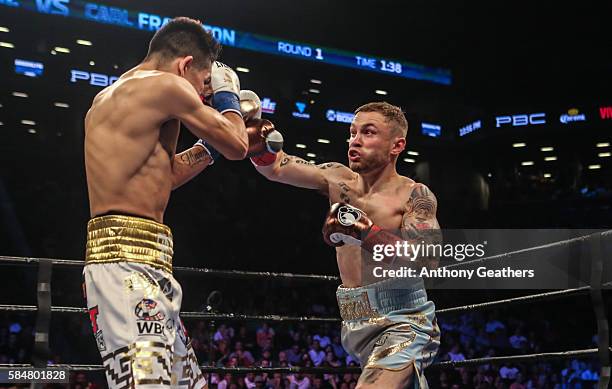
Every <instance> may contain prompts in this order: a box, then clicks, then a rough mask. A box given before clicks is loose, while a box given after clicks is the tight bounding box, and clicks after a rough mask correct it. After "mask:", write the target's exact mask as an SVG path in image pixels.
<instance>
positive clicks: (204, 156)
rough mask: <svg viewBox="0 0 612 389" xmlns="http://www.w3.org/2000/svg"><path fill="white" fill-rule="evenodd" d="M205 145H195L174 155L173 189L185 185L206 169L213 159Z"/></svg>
mask: <svg viewBox="0 0 612 389" xmlns="http://www.w3.org/2000/svg"><path fill="white" fill-rule="evenodd" d="M211 160H212V159H211V157H210V155H209V154H208V153H207V152H206V150H204V147H202V146H199V145H195V146H193V147H192V148H190V149H187V150H185V151H183V152H182V153H180V154H177V155H175V156H174V160H173V161H172V189H173V190H174V189H176V188H178V187H179V186H181V185H183V184H184V183H186V182H187V181H189V180H191V179H192V178H193V177H195V176H197V175H198V174H199V173H200V172H201V171H202V170H204V169H205V168H206V167H207V166H208V165H209V164H210V161H211Z"/></svg>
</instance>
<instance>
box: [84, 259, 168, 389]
mask: <svg viewBox="0 0 612 389" xmlns="http://www.w3.org/2000/svg"><path fill="white" fill-rule="evenodd" d="M165 274H167V273H165V272H163V271H160V270H157V269H155V268H152V267H150V266H148V265H141V264H134V263H127V262H118V263H108V264H92V265H87V266H86V268H85V270H84V278H85V286H86V294H87V307H88V309H89V312H90V319H91V320H92V327H93V329H94V336H95V337H96V341H97V344H98V349H99V350H100V355H101V356H102V362H103V365H104V367H105V370H106V376H107V381H108V384H109V387H111V388H114V387H123V386H125V385H126V384H129V385H132V384H133V385H134V386H136V387H138V386H143V387H147V388H154V387H160V388H163V387H169V386H170V383H171V366H172V345H173V343H174V341H175V332H174V331H172V330H169V328H168V327H172V326H171V324H170V323H172V318H173V317H174V316H175V315H176V314H177V312H178V309H177V308H176V307H175V305H176V304H173V303H172V297H171V293H170V294H168V293H167V292H168V291H167V290H165V289H164V287H163V286H164V279H165V278H167V277H165ZM179 304H180V303H179Z"/></svg>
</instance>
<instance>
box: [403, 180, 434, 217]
mask: <svg viewBox="0 0 612 389" xmlns="http://www.w3.org/2000/svg"><path fill="white" fill-rule="evenodd" d="M436 208H437V202H436V197H435V196H434V194H433V193H432V192H431V191H430V190H429V188H427V186H425V185H423V184H415V185H414V188H413V189H412V192H410V196H409V198H408V202H407V210H406V213H408V214H410V215H412V216H413V217H415V218H417V219H429V218H432V217H435V215H436Z"/></svg>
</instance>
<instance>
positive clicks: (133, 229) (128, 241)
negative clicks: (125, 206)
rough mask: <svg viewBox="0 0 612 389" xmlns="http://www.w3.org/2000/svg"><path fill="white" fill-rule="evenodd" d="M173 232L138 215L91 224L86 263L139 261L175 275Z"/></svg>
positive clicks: (97, 218) (96, 220) (88, 230)
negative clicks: (173, 271)
mask: <svg viewBox="0 0 612 389" xmlns="http://www.w3.org/2000/svg"><path fill="white" fill-rule="evenodd" d="M172 247H173V244H172V232H171V231H170V228H169V227H168V226H166V225H164V224H160V223H157V222H154V221H152V220H148V219H142V218H139V217H134V216H124V215H108V216H99V217H95V218H93V219H91V220H90V221H89V223H87V250H86V253H85V262H86V264H91V263H109V262H121V261H127V262H138V263H144V264H147V265H151V266H154V267H157V268H161V269H163V270H166V271H167V272H170V273H172V254H173V249H172Z"/></svg>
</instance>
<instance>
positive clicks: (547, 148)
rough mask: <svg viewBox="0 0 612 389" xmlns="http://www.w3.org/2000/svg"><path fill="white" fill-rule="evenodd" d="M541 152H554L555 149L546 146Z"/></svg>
mask: <svg viewBox="0 0 612 389" xmlns="http://www.w3.org/2000/svg"><path fill="white" fill-rule="evenodd" d="M540 150H541V151H545V152H546V151H554V150H555V148H554V147H550V146H546V147H542V148H541V149H540Z"/></svg>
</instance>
